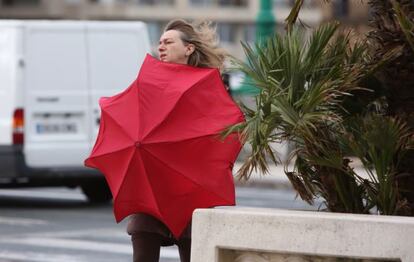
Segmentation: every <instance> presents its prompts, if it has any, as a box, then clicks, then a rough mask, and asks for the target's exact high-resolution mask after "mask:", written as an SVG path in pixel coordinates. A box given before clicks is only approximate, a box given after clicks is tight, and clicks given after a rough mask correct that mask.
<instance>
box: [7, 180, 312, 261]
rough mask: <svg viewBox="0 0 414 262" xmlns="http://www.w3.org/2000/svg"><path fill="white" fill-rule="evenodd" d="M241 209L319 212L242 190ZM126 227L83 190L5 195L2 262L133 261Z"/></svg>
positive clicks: (168, 256) (282, 191)
mask: <svg viewBox="0 0 414 262" xmlns="http://www.w3.org/2000/svg"><path fill="white" fill-rule="evenodd" d="M236 196H237V205H238V206H249V207H269V208H286V209H305V210H315V209H317V208H318V206H319V205H320V202H317V203H316V204H315V205H314V206H309V205H308V204H306V203H304V202H303V201H301V200H299V199H295V196H296V194H295V193H294V192H293V191H292V190H291V189H289V187H285V186H283V187H277V188H263V187H246V186H238V187H237V188H236ZM125 228H126V221H123V222H121V223H120V224H116V223H115V221H114V218H113V215H112V205H111V204H107V205H100V206H99V205H90V204H89V203H88V202H87V200H86V198H85V197H84V195H83V194H82V193H81V191H80V190H77V189H74V190H73V189H64V188H38V189H12V190H9V189H7V190H6V189H0V262H15V261H16V262H17V261H25V262H31V261H41V262H49V261H53V262H55V261H59V262H95V261H100V262H106V261H107V262H113V261H119V262H122V261H131V256H132V248H131V245H130V239H129V236H128V235H127V234H126V233H125ZM160 261H162V262H178V261H179V258H178V251H177V249H176V248H175V247H165V248H162V249H161V260H160Z"/></svg>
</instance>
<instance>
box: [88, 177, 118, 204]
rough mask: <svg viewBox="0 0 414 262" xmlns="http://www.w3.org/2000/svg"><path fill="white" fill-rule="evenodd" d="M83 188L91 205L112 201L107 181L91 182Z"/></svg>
mask: <svg viewBox="0 0 414 262" xmlns="http://www.w3.org/2000/svg"><path fill="white" fill-rule="evenodd" d="M81 188H82V191H83V193H84V194H85V195H86V196H87V197H88V200H89V202H91V203H95V204H103V203H107V202H109V201H110V200H111V199H112V194H111V191H110V190H109V187H108V185H107V184H106V182H105V181H96V180H94V181H90V182H87V183H85V184H82V185H81Z"/></svg>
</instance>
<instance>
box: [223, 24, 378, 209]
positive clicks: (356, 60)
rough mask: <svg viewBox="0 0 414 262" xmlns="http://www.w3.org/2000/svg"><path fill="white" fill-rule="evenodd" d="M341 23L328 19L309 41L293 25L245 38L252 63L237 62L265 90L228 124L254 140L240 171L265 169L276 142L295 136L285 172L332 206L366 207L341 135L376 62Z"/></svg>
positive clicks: (306, 195)
mask: <svg viewBox="0 0 414 262" xmlns="http://www.w3.org/2000/svg"><path fill="white" fill-rule="evenodd" d="M337 29H338V24H337V23H332V24H327V25H323V26H321V27H320V28H318V29H317V30H315V31H314V32H313V34H312V36H311V37H310V38H309V40H305V38H304V32H303V31H301V30H300V29H298V28H292V29H291V30H290V31H289V32H288V33H287V34H286V35H284V36H280V35H275V37H273V38H270V39H268V40H267V41H266V42H264V43H259V44H257V45H256V46H255V48H252V47H251V46H249V45H246V44H243V47H244V50H245V52H246V56H247V63H243V62H239V65H240V69H241V70H242V71H243V72H244V73H245V74H246V75H248V76H250V77H251V79H252V80H253V81H254V84H255V85H256V86H257V87H259V89H260V93H259V94H258V95H257V97H256V109H251V108H248V107H246V106H244V107H243V108H244V111H245V112H246V116H247V122H246V123H245V124H241V125H238V126H235V127H233V129H231V130H230V131H234V130H235V129H239V130H240V131H241V132H242V135H243V137H244V139H245V141H247V142H249V143H250V145H251V146H252V153H251V155H250V157H249V158H248V159H247V161H246V162H245V163H244V165H243V166H242V168H241V170H240V175H241V177H244V178H248V177H249V174H250V173H251V171H252V170H253V169H256V168H259V169H261V170H262V171H263V172H266V171H267V159H268V158H269V157H270V159H272V160H273V161H274V162H275V163H278V159H277V156H276V155H275V154H274V152H273V150H272V148H271V147H270V144H271V143H272V142H279V141H285V140H289V141H293V142H294V144H295V151H294V154H295V157H296V160H295V168H294V170H286V174H287V175H288V177H289V179H290V181H291V182H292V184H293V186H294V187H295V189H296V190H297V191H298V193H299V194H300V196H301V197H302V198H303V199H304V200H306V201H308V202H310V203H311V202H312V200H313V198H314V197H315V196H322V197H323V198H324V199H325V200H326V204H327V207H328V209H329V210H331V211H338V212H353V213H366V212H368V209H369V207H367V206H366V205H365V204H364V202H363V201H362V200H363V194H364V187H363V185H361V184H358V183H357V182H356V180H355V179H354V176H355V175H356V174H355V173H354V172H353V170H352V169H351V168H350V167H349V160H348V159H347V158H346V156H345V155H344V153H345V152H343V150H341V145H340V144H339V143H338V134H340V133H341V131H340V130H342V125H341V123H342V121H343V113H344V110H343V107H342V106H341V105H342V102H343V99H344V98H345V97H346V96H348V95H350V93H351V92H353V91H355V90H359V89H360V88H359V86H358V84H357V83H358V82H359V81H360V80H361V79H363V78H364V77H365V76H366V75H367V74H369V72H370V71H371V68H370V67H369V66H367V65H366V63H365V62H364V59H365V58H366V56H365V46H364V45H363V44H355V45H354V46H350V43H349V36H347V35H341V36H337V37H335V33H336V31H337ZM230 131H229V132H230Z"/></svg>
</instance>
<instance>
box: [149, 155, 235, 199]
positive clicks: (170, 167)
mask: <svg viewBox="0 0 414 262" xmlns="http://www.w3.org/2000/svg"><path fill="white" fill-rule="evenodd" d="M144 150H145V149H144ZM145 152H147V153H148V154H150V155H151V156H152V157H154V158H156V159H158V161H160V162H161V163H163V164H164V165H165V166H167V167H168V168H169V169H171V170H173V171H175V172H177V173H178V174H180V175H181V176H183V177H184V178H186V179H188V180H190V181H191V182H193V183H194V184H196V185H197V186H199V187H201V188H203V189H204V190H207V189H205V188H204V187H202V186H201V185H200V184H199V183H197V182H196V181H194V180H192V179H191V178H189V177H187V176H186V175H184V174H182V173H181V172H180V171H178V170H177V169H175V168H173V167H172V166H170V165H168V164H167V163H165V162H164V161H162V160H161V159H160V158H158V157H157V156H155V155H154V154H152V153H151V152H149V151H148V150H145ZM207 191H209V192H210V193H212V194H215V195H216V196H218V197H220V198H221V199H223V200H224V201H228V200H227V199H226V198H224V197H223V196H221V195H219V194H217V193H216V192H212V191H211V190H207Z"/></svg>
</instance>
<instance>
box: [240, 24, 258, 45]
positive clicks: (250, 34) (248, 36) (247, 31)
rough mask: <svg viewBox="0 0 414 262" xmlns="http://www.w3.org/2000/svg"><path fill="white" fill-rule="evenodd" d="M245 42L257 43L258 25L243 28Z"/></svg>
mask: <svg viewBox="0 0 414 262" xmlns="http://www.w3.org/2000/svg"><path fill="white" fill-rule="evenodd" d="M243 30H244V32H243V33H244V41H245V42H248V43H254V41H256V25H255V24H248V25H245V26H243Z"/></svg>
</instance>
